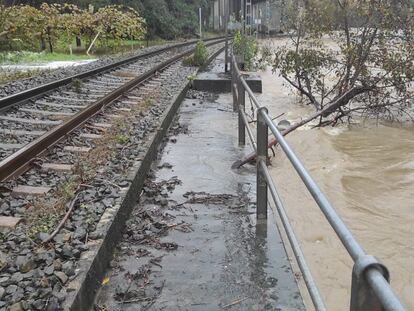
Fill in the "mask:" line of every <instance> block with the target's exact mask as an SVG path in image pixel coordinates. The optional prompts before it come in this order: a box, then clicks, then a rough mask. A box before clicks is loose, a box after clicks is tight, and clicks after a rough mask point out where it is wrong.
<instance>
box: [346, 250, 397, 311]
mask: <svg viewBox="0 0 414 311" xmlns="http://www.w3.org/2000/svg"><path fill="white" fill-rule="evenodd" d="M368 269H376V270H377V271H378V272H380V273H381V274H382V275H383V276H384V279H385V280H386V281H387V282H389V279H390V275H389V272H388V269H387V268H386V267H385V266H384V265H382V264H381V263H379V262H378V261H377V259H375V257H373V256H370V255H365V256H363V257H361V258H359V259H358V260H357V261H356V262H355V264H354V267H353V269H352V287H351V311H365V310H370V311H383V310H384V308H383V305H382V303H381V302H380V300H379V299H378V297H377V296H376V295H375V293H374V292H373V291H372V289H371V287H370V285H369V284H368V282H367V278H366V277H367V273H366V272H367V271H368Z"/></svg>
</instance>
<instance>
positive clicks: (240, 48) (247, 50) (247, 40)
mask: <svg viewBox="0 0 414 311" xmlns="http://www.w3.org/2000/svg"><path fill="white" fill-rule="evenodd" d="M233 51H234V53H235V54H236V55H242V56H243V58H244V66H245V68H246V69H252V67H253V61H254V59H255V57H256V56H257V53H258V52H259V47H258V45H257V42H256V40H255V39H254V38H253V37H251V36H247V35H242V34H241V33H240V31H237V32H236V34H235V35H234V40H233Z"/></svg>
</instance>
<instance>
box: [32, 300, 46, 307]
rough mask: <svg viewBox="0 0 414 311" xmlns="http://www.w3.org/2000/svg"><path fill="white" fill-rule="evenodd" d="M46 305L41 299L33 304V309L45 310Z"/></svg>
mask: <svg viewBox="0 0 414 311" xmlns="http://www.w3.org/2000/svg"><path fill="white" fill-rule="evenodd" d="M44 305H45V304H44V302H43V300H41V299H39V300H36V301H35V302H33V303H32V307H33V308H34V309H35V310H43V307H44Z"/></svg>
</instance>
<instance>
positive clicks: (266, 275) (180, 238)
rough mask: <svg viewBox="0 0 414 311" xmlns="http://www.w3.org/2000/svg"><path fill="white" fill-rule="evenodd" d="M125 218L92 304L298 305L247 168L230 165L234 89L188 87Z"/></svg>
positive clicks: (236, 154)
mask: <svg viewBox="0 0 414 311" xmlns="http://www.w3.org/2000/svg"><path fill="white" fill-rule="evenodd" d="M189 97H190V98H188V99H186V100H185V101H184V103H183V104H182V108H181V109H180V113H179V120H178V122H179V123H178V124H179V125H177V123H176V124H175V125H173V126H172V129H171V130H170V136H169V139H168V142H167V143H166V145H165V148H164V150H163V152H162V154H161V155H160V159H159V161H158V163H156V166H155V169H154V174H153V176H152V178H150V179H149V180H148V181H147V183H146V186H145V188H144V193H143V195H142V198H141V201H140V203H139V204H138V205H137V206H136V207H135V209H134V211H133V215H132V217H131V220H129V221H128V223H127V228H126V230H125V234H124V239H123V241H122V242H121V243H120V245H119V247H118V250H117V253H116V256H115V259H114V260H113V263H112V264H111V270H110V271H108V279H106V280H104V283H105V285H104V286H103V288H102V290H101V293H100V295H99V296H98V299H97V304H96V306H95V309H96V310H246V311H247V310H249V311H253V310H304V307H303V303H302V298H301V296H300V294H299V290H298V287H297V284H296V281H295V278H294V274H293V273H292V271H291V267H290V263H289V261H288V259H287V256H286V253H285V250H284V247H283V244H282V242H281V239H280V236H279V233H278V232H277V229H276V227H275V225H274V222H273V221H269V224H268V225H267V226H263V225H262V226H256V224H255V209H254V207H255V204H254V191H255V175H254V167H252V166H250V167H248V168H244V169H242V170H240V171H232V170H231V168H230V167H231V164H232V163H233V162H234V161H235V160H237V159H239V158H240V157H241V155H242V154H243V153H245V152H246V150H244V151H243V149H242V148H239V147H238V146H237V137H236V133H237V130H236V128H237V119H236V114H234V113H232V111H231V109H232V108H231V95H230V94H224V95H220V96H218V97H217V96H216V97H214V98H206V94H201V93H192V94H190V95H189Z"/></svg>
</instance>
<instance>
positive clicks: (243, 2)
mask: <svg viewBox="0 0 414 311" xmlns="http://www.w3.org/2000/svg"><path fill="white" fill-rule="evenodd" d="M241 5H242V14H243V17H242V19H241V22H242V23H243V34H246V0H241Z"/></svg>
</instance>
